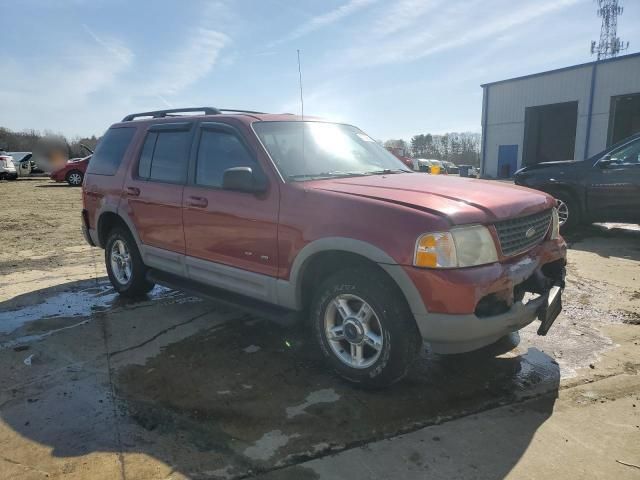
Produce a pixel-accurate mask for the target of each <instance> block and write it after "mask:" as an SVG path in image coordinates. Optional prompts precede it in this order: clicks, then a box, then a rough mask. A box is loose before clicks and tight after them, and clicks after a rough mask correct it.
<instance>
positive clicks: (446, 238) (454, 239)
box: [413, 225, 498, 268]
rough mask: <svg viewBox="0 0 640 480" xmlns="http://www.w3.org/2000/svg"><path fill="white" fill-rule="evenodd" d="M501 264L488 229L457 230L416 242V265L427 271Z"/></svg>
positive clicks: (423, 238) (414, 262)
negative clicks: (427, 269) (428, 269)
mask: <svg viewBox="0 0 640 480" xmlns="http://www.w3.org/2000/svg"><path fill="white" fill-rule="evenodd" d="M497 261H498V252H497V251H496V245H495V243H494V241H493V238H492V237H491V233H489V230H488V229H487V227H483V226H482V225H474V226H471V227H458V228H453V229H451V230H450V231H448V232H436V233H425V234H424V235H421V236H420V237H419V238H418V241H417V242H416V251H415V255H414V259H413V264H414V265H415V266H416V267H427V268H457V267H473V266H475V265H484V264H486V263H493V262H497Z"/></svg>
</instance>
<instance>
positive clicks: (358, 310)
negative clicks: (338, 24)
mask: <svg viewBox="0 0 640 480" xmlns="http://www.w3.org/2000/svg"><path fill="white" fill-rule="evenodd" d="M196 112H201V113H200V114H196ZM185 113H191V114H192V115H185ZM177 114H182V115H177ZM83 201H84V210H83V211H82V218H83V226H84V232H85V237H86V239H87V241H88V242H89V243H90V244H91V245H96V246H99V247H101V248H104V249H105V261H106V267H107V271H108V274H109V278H110V280H111V283H112V284H113V286H114V288H115V289H116V290H117V291H118V292H120V294H122V295H139V294H143V293H145V292H147V291H149V290H150V289H151V288H152V287H153V285H154V284H155V283H159V284H163V285H168V286H171V287H174V288H180V289H184V290H186V291H189V292H191V293H196V294H199V295H202V296H206V297H214V298H216V299H219V300H222V301H227V302H233V303H235V304H238V305H239V306H241V307H244V308H248V309H252V310H254V311H255V310H256V309H257V310H258V311H259V312H260V313H261V314H264V315H268V314H269V315H270V314H274V315H284V314H286V313H287V312H292V311H295V312H300V313H302V314H301V315H298V317H299V318H304V319H305V321H308V322H309V323H310V326H311V328H312V330H313V333H314V338H315V339H316V341H317V343H318V345H319V347H320V350H321V351H322V353H323V354H324V356H325V357H326V359H327V360H328V362H329V363H330V364H331V365H332V366H333V367H334V368H335V369H336V370H337V371H338V373H339V374H341V375H342V376H343V377H345V378H347V379H349V380H351V381H355V382H360V383H366V384H370V385H387V384H390V383H392V382H394V381H396V380H398V379H399V378H401V377H402V376H403V375H404V374H405V373H406V371H407V369H408V367H409V365H410V364H411V362H412V360H413V359H414V358H415V357H416V355H417V354H418V352H419V350H420V346H421V345H422V342H423V340H424V341H426V342H428V343H429V345H430V346H431V348H432V349H433V351H435V352H439V353H459V352H467V351H470V350H475V349H478V348H480V347H482V346H485V345H488V344H491V343H493V342H495V341H496V340H498V339H499V338H501V337H502V336H504V335H506V334H508V333H510V332H513V331H516V330H518V329H521V328H523V327H524V326H525V325H528V324H529V323H531V322H533V321H534V320H535V319H536V318H538V319H540V320H541V324H540V328H539V330H538V333H540V334H542V335H544V334H546V332H547V330H548V329H549V327H550V326H551V323H552V322H553V321H554V320H555V318H556V317H557V315H558V313H559V312H560V309H561V294H562V289H563V287H564V272H565V263H566V262H565V257H566V244H565V242H564V240H563V239H562V237H560V235H559V233H558V215H557V211H556V208H555V205H556V202H555V200H554V199H553V198H552V197H551V196H549V195H547V194H545V193H543V192H539V191H534V190H530V189H527V188H522V187H516V186H513V185H505V184H504V183H497V182H490V181H481V180H475V179H469V178H459V177H442V176H430V175H423V174H420V173H414V172H412V171H410V170H409V168H407V167H406V166H405V165H404V164H403V163H402V162H401V161H400V160H398V159H397V158H396V157H394V156H393V155H392V154H391V153H389V152H388V151H387V150H385V149H384V148H383V147H382V146H380V145H379V144H378V143H376V142H375V141H374V140H373V139H371V137H369V136H367V135H366V134H365V133H363V132H362V131H361V130H359V129H358V128H356V127H353V126H350V125H344V124H337V123H328V122H324V121H320V120H315V119H308V118H307V117H305V118H304V119H303V118H300V117H297V116H294V115H286V114H283V115H275V114H264V113H258V112H248V111H235V110H234V111H229V110H218V109H215V108H198V109H183V110H163V111H157V112H146V113H140V114H132V115H128V116H127V117H125V118H124V120H123V121H122V122H120V123H117V124H115V125H113V126H112V127H111V128H110V129H109V130H108V131H107V132H106V134H105V135H104V137H103V138H102V140H101V142H100V144H99V145H98V147H97V149H96V152H95V154H94V155H93V159H92V161H91V163H90V164H89V167H88V169H87V172H86V176H85V181H84V184H83Z"/></svg>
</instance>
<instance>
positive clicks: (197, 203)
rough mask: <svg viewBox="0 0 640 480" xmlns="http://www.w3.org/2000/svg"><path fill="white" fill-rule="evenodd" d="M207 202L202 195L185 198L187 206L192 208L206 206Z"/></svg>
mask: <svg viewBox="0 0 640 480" xmlns="http://www.w3.org/2000/svg"><path fill="white" fill-rule="evenodd" d="M207 205H209V202H208V201H207V199H206V198H204V197H188V198H187V206H188V207H194V208H207Z"/></svg>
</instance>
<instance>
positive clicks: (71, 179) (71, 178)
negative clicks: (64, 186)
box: [67, 170, 84, 187]
mask: <svg viewBox="0 0 640 480" xmlns="http://www.w3.org/2000/svg"><path fill="white" fill-rule="evenodd" d="M83 178H84V175H83V174H82V172H80V171H78V170H72V171H70V172H69V173H67V183H68V184H69V185H71V186H72V187H79V186H80V185H82V179H83Z"/></svg>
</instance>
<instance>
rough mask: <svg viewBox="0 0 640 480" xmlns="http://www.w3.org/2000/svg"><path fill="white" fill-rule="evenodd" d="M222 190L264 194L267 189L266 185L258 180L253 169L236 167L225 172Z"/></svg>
mask: <svg viewBox="0 0 640 480" xmlns="http://www.w3.org/2000/svg"><path fill="white" fill-rule="evenodd" d="M222 188H223V189H225V190H236V191H238V192H253V193H257V192H263V191H264V190H265V189H266V185H265V184H264V182H262V181H260V180H259V179H258V178H256V175H254V173H253V170H251V167H234V168H228V169H227V170H225V171H224V174H223V176H222Z"/></svg>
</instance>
